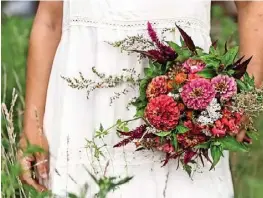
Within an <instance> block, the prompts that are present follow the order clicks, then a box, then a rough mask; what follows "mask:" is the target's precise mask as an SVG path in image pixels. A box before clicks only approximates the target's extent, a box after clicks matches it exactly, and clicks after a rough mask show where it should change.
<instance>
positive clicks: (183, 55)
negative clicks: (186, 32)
mask: <svg viewBox="0 0 263 198" xmlns="http://www.w3.org/2000/svg"><path fill="white" fill-rule="evenodd" d="M167 44H168V45H169V46H170V47H171V48H173V49H174V50H175V52H176V53H177V54H178V57H177V58H176V60H177V61H180V62H183V61H185V60H187V59H188V58H189V57H190V56H192V52H191V51H190V50H189V49H188V48H186V47H184V48H182V47H181V46H179V45H178V44H176V43H175V42H172V41H167ZM181 44H182V46H183V45H184V41H182V40H181Z"/></svg>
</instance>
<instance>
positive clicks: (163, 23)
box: [63, 16, 210, 35]
mask: <svg viewBox="0 0 263 198" xmlns="http://www.w3.org/2000/svg"><path fill="white" fill-rule="evenodd" d="M148 21H150V22H151V23H152V25H153V26H154V27H155V28H161V29H165V28H169V29H170V28H175V24H177V25H178V26H180V27H184V28H191V29H198V30H200V31H202V32H204V33H206V34H208V35H209V32H210V26H209V24H205V23H204V22H202V21H201V20H198V19H195V18H189V17H187V18H173V19H158V20H139V21H116V20H115V21H114V20H113V21H106V20H93V19H90V18H88V17H81V16H75V17H72V18H70V19H69V20H67V21H66V22H64V24H63V29H64V30H66V29H69V27H70V26H88V27H98V28H110V29H121V30H133V29H136V30H138V29H139V30H145V29H147V25H146V24H147V22H148Z"/></svg>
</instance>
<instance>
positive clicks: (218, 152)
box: [210, 144, 223, 170]
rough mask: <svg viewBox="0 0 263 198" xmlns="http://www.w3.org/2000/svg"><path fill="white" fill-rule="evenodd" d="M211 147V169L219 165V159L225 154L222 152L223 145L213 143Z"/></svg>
mask: <svg viewBox="0 0 263 198" xmlns="http://www.w3.org/2000/svg"><path fill="white" fill-rule="evenodd" d="M210 149H211V156H212V159H213V163H212V166H211V168H210V170H211V169H213V168H214V167H215V166H216V165H217V163H218V162H219V160H220V158H221V156H222V155H223V154H222V147H221V145H216V144H212V146H211V148H210Z"/></svg>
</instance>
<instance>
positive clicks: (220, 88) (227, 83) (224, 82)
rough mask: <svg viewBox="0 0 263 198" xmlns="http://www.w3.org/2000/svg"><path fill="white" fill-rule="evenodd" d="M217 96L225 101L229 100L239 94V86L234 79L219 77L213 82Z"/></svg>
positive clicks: (224, 76)
mask: <svg viewBox="0 0 263 198" xmlns="http://www.w3.org/2000/svg"><path fill="white" fill-rule="evenodd" d="M211 83H212V85H213V87H214V89H215V90H216V93H217V95H218V96H219V97H220V98H221V99H223V100H229V99H230V98H231V97H232V96H233V95H235V94H236V93H237V84H236V81H235V79H234V78H233V77H229V76H226V75H219V76H216V77H214V78H213V79H212V80H211Z"/></svg>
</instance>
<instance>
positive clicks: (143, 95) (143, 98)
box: [140, 78, 150, 101]
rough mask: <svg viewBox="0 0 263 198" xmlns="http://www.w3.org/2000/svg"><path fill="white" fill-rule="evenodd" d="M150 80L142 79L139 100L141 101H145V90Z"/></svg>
mask: <svg viewBox="0 0 263 198" xmlns="http://www.w3.org/2000/svg"><path fill="white" fill-rule="evenodd" d="M149 81H150V79H149V78H144V79H142V80H141V82H140V98H141V100H142V101H143V100H146V88H147V85H148V83H149Z"/></svg>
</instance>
